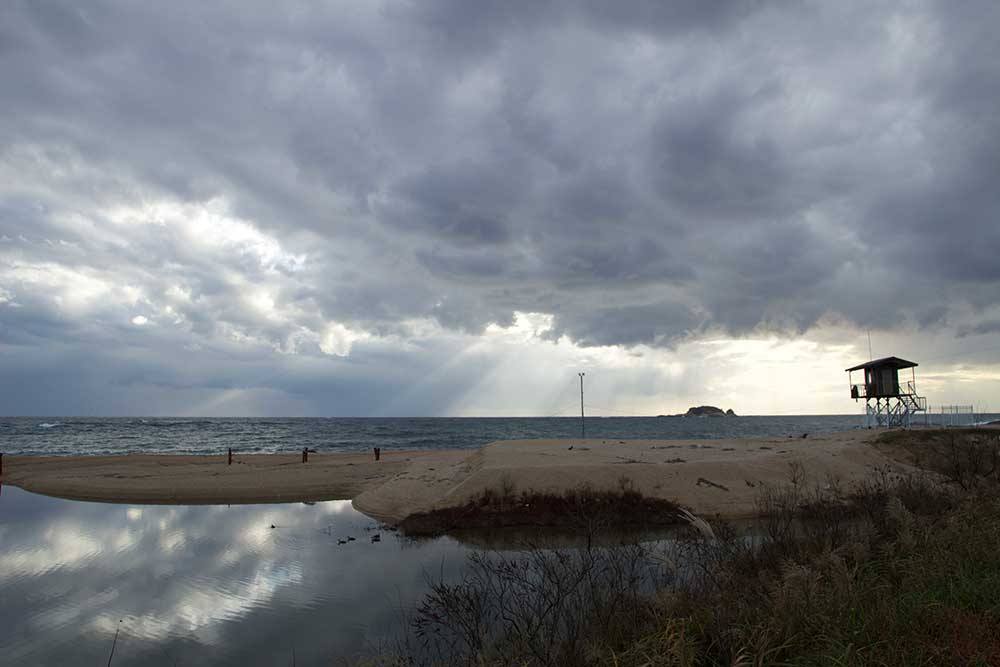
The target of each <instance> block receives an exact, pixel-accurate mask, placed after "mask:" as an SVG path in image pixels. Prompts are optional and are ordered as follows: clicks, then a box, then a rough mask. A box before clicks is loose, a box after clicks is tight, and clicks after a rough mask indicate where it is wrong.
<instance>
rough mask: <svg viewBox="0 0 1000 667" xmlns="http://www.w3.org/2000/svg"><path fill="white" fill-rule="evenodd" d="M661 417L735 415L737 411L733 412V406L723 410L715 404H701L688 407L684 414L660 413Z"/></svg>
mask: <svg viewBox="0 0 1000 667" xmlns="http://www.w3.org/2000/svg"><path fill="white" fill-rule="evenodd" d="M659 416H660V417H735V416H736V413H735V412H733V409H732V408H729V409H728V410H723V409H722V408H717V407H715V406H714V405H699V406H698V407H694V408H688V411H687V412H685V413H684V414H682V415H659Z"/></svg>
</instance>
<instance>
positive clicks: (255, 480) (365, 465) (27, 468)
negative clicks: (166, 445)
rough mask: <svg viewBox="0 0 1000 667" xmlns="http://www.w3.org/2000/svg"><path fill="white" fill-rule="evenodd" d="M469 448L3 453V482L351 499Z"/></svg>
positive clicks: (74, 490) (255, 498)
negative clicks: (305, 458) (376, 453)
mask: <svg viewBox="0 0 1000 667" xmlns="http://www.w3.org/2000/svg"><path fill="white" fill-rule="evenodd" d="M467 455H468V452H458V451H441V452H406V451H403V452H383V454H382V457H381V460H380V461H378V462H376V461H375V460H374V457H373V456H372V455H371V454H360V453H358V454H310V455H309V462H308V463H302V455H301V454H299V453H296V454H254V455H239V454H237V455H235V456H234V457H233V464H232V465H228V464H227V457H226V456H225V455H222V456H168V455H154V454H131V455H128V456H5V457H4V474H3V476H2V477H0V482H2V483H3V484H11V485H14V486H18V487H21V488H22V489H25V490H26V491H33V492H35V493H44V494H47V495H51V496H59V497H61V498H72V499H74V500H96V501H103V502H117V503H149V504H215V503H270V502H299V501H313V500H336V499H348V498H353V497H354V496H356V495H357V494H359V493H361V492H362V491H363V490H364V489H366V488H369V487H371V486H377V485H379V484H382V483H384V482H386V481H388V480H389V479H391V478H392V477H394V476H396V475H398V474H400V473H403V472H404V471H406V470H407V469H408V468H409V467H410V466H412V465H415V464H416V463H417V462H418V461H419V462H423V463H426V464H427V465H429V466H431V467H434V462H436V461H450V460H452V459H456V458H463V457H465V456H467Z"/></svg>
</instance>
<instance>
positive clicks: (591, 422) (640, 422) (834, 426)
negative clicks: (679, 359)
mask: <svg viewBox="0 0 1000 667" xmlns="http://www.w3.org/2000/svg"><path fill="white" fill-rule="evenodd" d="M863 427H864V417H863V416H862V415H810V416H802V415H796V416H760V417H587V418H585V419H584V420H583V421H582V422H581V420H580V418H579V417H575V418H570V417H496V418H447V417H444V418H437V417H414V418H407V417H399V418H280V419H275V418H245V417H239V418H230V417H220V418H210V419H209V418H200V417H199V418H193V417H192V418H175V417H171V418H162V417H156V418H154V417H150V418H133V417H115V418H107V417H44V418H42V417H0V452H2V453H4V454H12V455H47V456H69V455H98V454H129V453H147V454H148V453H162V454H215V453H221V452H225V451H226V450H228V449H229V448H230V447H231V448H232V449H233V450H234V451H235V452H240V453H246V454H249V453H275V452H290V451H300V450H301V449H302V448H304V447H308V448H310V449H315V450H317V451H318V452H356V451H370V450H371V448H373V447H381V448H382V449H383V450H384V451H389V450H393V449H397V450H399V449H418V450H419V449H475V448H478V447H481V446H483V445H485V444H487V443H490V442H493V441H495V440H514V439H528V438H576V437H580V436H581V435H582V434H585V435H586V437H588V438H604V439H614V438H618V439H622V440H625V439H665V440H682V439H711V438H746V437H800V436H802V435H803V434H815V433H824V432H830V431H847V430H851V429H857V428H863Z"/></svg>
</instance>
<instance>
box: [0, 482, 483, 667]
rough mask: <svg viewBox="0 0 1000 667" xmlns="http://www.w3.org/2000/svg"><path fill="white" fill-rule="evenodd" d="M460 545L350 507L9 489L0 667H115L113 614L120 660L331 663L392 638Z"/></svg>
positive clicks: (2, 548)
mask: <svg viewBox="0 0 1000 667" xmlns="http://www.w3.org/2000/svg"><path fill="white" fill-rule="evenodd" d="M272 524H273V525H274V526H275V528H273V529H272V528H271V525H272ZM376 533H380V534H381V541H380V542H377V543H372V542H371V536H372V535H374V534H376ZM347 536H353V537H355V538H357V539H356V541H353V542H350V543H348V544H344V545H340V544H338V539H343V538H346V537H347ZM466 552H467V548H466V547H464V546H462V545H461V544H459V543H457V542H455V541H454V540H451V539H449V538H442V539H438V540H434V541H423V542H419V543H413V542H409V541H405V540H402V539H400V538H398V537H397V536H396V535H395V534H394V533H389V532H386V531H380V530H379V529H378V527H377V525H376V524H375V522H373V521H372V520H370V519H368V518H367V517H365V516H364V515H362V514H359V513H358V512H356V511H354V510H353V508H352V507H351V504H350V501H331V502H324V503H316V504H315V505H311V506H310V505H304V504H286V505H234V506H232V507H227V506H149V505H146V506H136V505H111V504H102V503H85V502H74V501H67V500H60V499H55V498H48V497H45V496H39V495H35V494H30V493H27V492H25V491H22V490H20V489H17V488H12V487H10V486H6V487H3V489H2V494H0V664H3V665H21V664H24V665H65V664H106V662H107V659H108V655H109V653H110V651H111V645H112V641H113V638H114V634H115V630H116V629H117V628H118V627H119V620H120V619H121V623H120V627H121V632H120V635H119V638H118V643H117V647H116V648H115V654H114V662H113V664H114V665H117V666H119V667H120V666H122V665H133V664H134V665H139V664H142V665H174V664H177V665H185V664H208V663H210V664H222V665H226V664H232V665H246V664H260V665H272V664H290V663H291V658H292V651H293V648H294V651H295V657H296V661H297V662H298V664H317V663H321V662H323V661H326V662H325V663H324V664H327V663H329V662H330V661H331V660H333V659H336V658H339V657H348V658H350V657H352V656H355V655H357V654H359V653H363V652H365V651H367V650H368V649H369V648H370V647H371V645H372V644H373V643H377V642H379V641H382V640H384V639H385V638H388V637H391V636H393V635H394V633H396V632H398V631H399V629H400V627H401V622H400V611H399V610H400V608H401V607H407V606H409V605H412V604H413V603H414V602H415V601H417V600H419V599H420V597H421V595H422V594H423V592H424V591H425V590H426V584H425V575H426V573H428V572H433V573H435V574H437V573H439V572H444V573H445V574H446V575H448V574H450V573H454V572H456V571H457V570H458V569H459V568H460V567H461V565H462V563H463V562H464V557H465V554H466Z"/></svg>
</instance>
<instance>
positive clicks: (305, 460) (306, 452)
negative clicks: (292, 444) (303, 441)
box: [302, 447, 309, 463]
mask: <svg viewBox="0 0 1000 667" xmlns="http://www.w3.org/2000/svg"><path fill="white" fill-rule="evenodd" d="M302 462H303V463H308V462H309V448H308V447H303V448H302Z"/></svg>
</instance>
